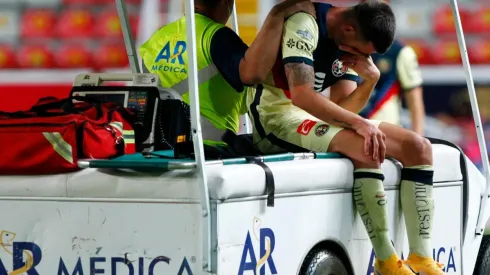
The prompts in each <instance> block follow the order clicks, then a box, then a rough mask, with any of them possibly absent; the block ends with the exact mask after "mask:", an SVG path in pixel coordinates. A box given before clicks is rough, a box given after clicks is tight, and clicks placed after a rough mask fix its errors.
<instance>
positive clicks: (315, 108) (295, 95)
mask: <svg viewBox="0 0 490 275" xmlns="http://www.w3.org/2000/svg"><path fill="white" fill-rule="evenodd" d="M306 33H308V34H309V35H308V34H306ZM317 44H318V26H317V24H316V22H315V19H314V18H313V17H311V16H309V15H308V14H305V13H298V14H295V15H293V16H291V17H290V18H289V19H288V20H287V21H286V23H285V26H284V35H283V41H282V53H283V63H284V69H285V72H286V77H287V80H288V84H289V90H290V92H291V101H292V103H293V104H294V105H296V106H297V107H299V108H301V109H303V110H305V111H306V112H308V113H310V114H311V115H313V116H315V117H317V118H319V119H321V120H323V121H325V122H327V123H329V124H333V125H338V126H342V127H345V128H351V129H352V128H354V127H355V125H359V124H360V123H363V122H364V120H363V118H361V117H360V116H358V115H356V114H354V113H352V112H349V111H347V110H344V109H342V108H341V107H339V106H337V105H336V104H335V103H333V102H332V101H330V100H329V99H328V98H326V97H324V96H322V95H321V94H320V93H317V92H315V91H314V89H313V86H314V83H315V71H314V69H313V51H314V50H315V48H316V46H317Z"/></svg>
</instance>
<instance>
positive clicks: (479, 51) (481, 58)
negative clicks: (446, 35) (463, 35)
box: [468, 40, 490, 64]
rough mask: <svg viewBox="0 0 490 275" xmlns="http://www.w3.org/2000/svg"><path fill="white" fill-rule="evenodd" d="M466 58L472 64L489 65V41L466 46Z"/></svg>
mask: <svg viewBox="0 0 490 275" xmlns="http://www.w3.org/2000/svg"><path fill="white" fill-rule="evenodd" d="M468 56H469V57H470V62H472V63H474V64H490V40H478V41H475V42H473V43H471V44H470V45H468Z"/></svg>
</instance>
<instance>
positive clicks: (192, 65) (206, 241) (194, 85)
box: [185, 0, 212, 273]
mask: <svg viewBox="0 0 490 275" xmlns="http://www.w3.org/2000/svg"><path fill="white" fill-rule="evenodd" d="M185 14H186V29H187V30H186V31H187V49H188V51H187V55H188V58H187V61H188V63H189V66H188V73H189V77H188V81H189V93H190V105H191V128H192V141H193V143H194V154H195V156H196V163H197V173H198V180H199V187H200V192H199V193H200V199H201V210H202V257H203V258H202V266H203V269H204V270H205V271H207V272H209V273H210V272H211V255H212V253H211V252H212V247H211V212H210V204H209V193H208V182H207V177H206V171H205V164H206V163H205V160H204V146H203V139H202V133H201V122H200V117H201V116H200V112H199V110H200V108H199V90H198V79H197V55H196V41H195V38H196V24H195V17H194V1H193V0H187V1H186V2H185Z"/></svg>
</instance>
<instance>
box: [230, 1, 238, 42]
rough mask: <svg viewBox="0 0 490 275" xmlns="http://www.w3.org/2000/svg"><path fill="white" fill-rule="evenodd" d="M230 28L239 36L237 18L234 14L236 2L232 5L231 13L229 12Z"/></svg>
mask: <svg viewBox="0 0 490 275" xmlns="http://www.w3.org/2000/svg"><path fill="white" fill-rule="evenodd" d="M231 27H232V28H233V30H234V31H235V32H236V34H238V35H239V34H240V33H239V32H238V17H237V14H236V2H235V4H234V5H233V11H232V12H231Z"/></svg>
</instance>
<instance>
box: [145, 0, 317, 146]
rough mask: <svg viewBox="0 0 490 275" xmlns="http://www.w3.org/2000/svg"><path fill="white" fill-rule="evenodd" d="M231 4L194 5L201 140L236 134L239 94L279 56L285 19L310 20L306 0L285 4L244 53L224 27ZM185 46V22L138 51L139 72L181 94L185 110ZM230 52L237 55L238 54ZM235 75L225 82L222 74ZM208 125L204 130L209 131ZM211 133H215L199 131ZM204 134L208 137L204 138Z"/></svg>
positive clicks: (242, 108) (216, 0) (241, 107)
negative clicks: (306, 17) (295, 16)
mask: <svg viewBox="0 0 490 275" xmlns="http://www.w3.org/2000/svg"><path fill="white" fill-rule="evenodd" d="M233 5H234V0H195V12H196V16H195V23H196V39H197V41H196V44H197V67H198V70H199V73H198V76H199V96H200V107H201V115H202V117H204V119H201V123H202V125H203V137H204V139H211V140H221V135H222V134H223V133H224V131H226V130H230V131H233V132H234V133H236V132H238V130H239V116H240V115H241V114H244V113H246V110H247V107H246V105H245V97H244V93H242V91H243V90H244V86H246V85H254V84H258V83H261V82H262V81H263V80H264V79H265V78H266V76H267V74H268V72H269V71H270V69H271V68H272V66H273V64H274V61H275V60H276V57H277V55H278V52H279V44H280V41H281V34H282V29H283V26H284V20H285V18H287V17H289V16H291V15H292V14H294V13H297V12H299V11H304V12H308V13H310V14H314V7H313V5H312V3H311V2H310V1H307V0H288V1H285V2H283V3H280V4H277V5H276V6H275V7H274V8H273V9H272V10H271V11H270V13H269V15H268V16H267V18H266V20H265V22H264V24H263V27H262V29H261V30H260V32H259V33H258V35H257V38H256V39H255V41H254V42H253V43H252V45H251V46H250V48H249V47H248V46H247V45H246V44H245V43H244V42H243V41H242V40H241V39H240V37H239V36H238V35H237V34H236V33H235V32H234V31H233V30H231V29H230V28H228V27H226V26H225V25H224V24H225V23H226V22H227V21H228V19H229V17H230V15H231V13H232V10H233ZM188 47H189V45H188V44H187V41H186V20H185V16H184V17H182V18H180V19H178V20H177V21H175V22H172V23H170V24H168V25H165V26H163V27H162V28H160V29H159V30H158V31H156V32H155V33H154V34H153V36H152V37H151V38H150V39H149V40H148V41H147V42H145V43H144V44H143V45H142V46H141V48H140V54H141V57H142V59H143V67H144V68H143V71H145V72H151V73H155V74H158V75H159V76H160V79H161V81H162V86H163V87H167V88H173V89H175V90H176V91H177V92H179V93H180V94H183V100H184V102H186V103H188V104H189V92H188V91H189V87H188V83H187V77H188V71H187V64H188V55H187V49H188ZM236 50H239V51H238V53H237V51H236ZM229 71H237V72H238V75H237V76H236V77H235V76H233V77H229V74H228V73H227V72H229ZM209 124H210V125H209ZM209 126H211V127H215V128H217V129H219V130H220V131H219V132H218V133H213V134H211V133H209V132H208V131H206V130H205V129H207V128H209ZM207 133H209V134H207Z"/></svg>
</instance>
